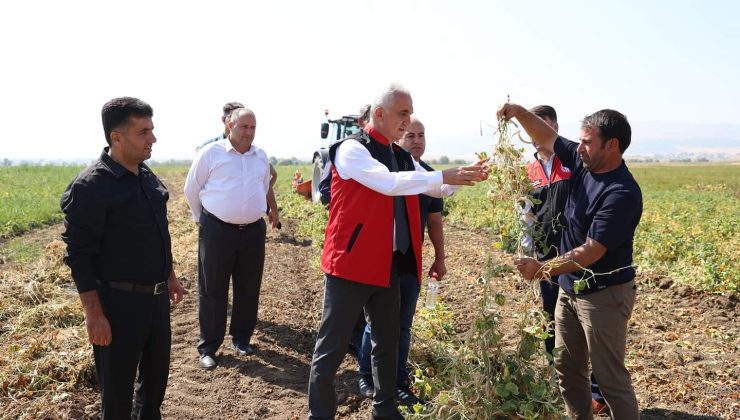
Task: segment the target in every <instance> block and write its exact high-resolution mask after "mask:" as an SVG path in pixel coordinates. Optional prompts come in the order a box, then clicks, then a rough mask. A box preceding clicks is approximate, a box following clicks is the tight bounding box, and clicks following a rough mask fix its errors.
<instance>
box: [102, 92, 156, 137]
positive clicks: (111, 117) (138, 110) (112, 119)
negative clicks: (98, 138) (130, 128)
mask: <svg viewBox="0 0 740 420" xmlns="http://www.w3.org/2000/svg"><path fill="white" fill-rule="evenodd" d="M101 115H102V117H103V131H104V132H105V141H107V142H108V146H110V133H111V131H113V130H116V129H120V128H123V127H124V126H125V125H126V124H128V122H129V118H131V117H149V118H151V117H152V116H153V115H154V111H153V110H152V107H151V106H149V104H148V103H146V102H144V101H142V100H141V99H137V98H132V97H130V96H123V97H121V98H114V99H111V100H110V101H108V102H106V103H105V105H103V110H102V112H101Z"/></svg>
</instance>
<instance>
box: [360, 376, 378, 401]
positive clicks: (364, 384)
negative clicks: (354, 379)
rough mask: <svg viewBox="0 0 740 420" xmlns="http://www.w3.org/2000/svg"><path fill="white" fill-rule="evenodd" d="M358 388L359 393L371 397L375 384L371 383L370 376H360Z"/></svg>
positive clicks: (373, 393)
mask: <svg viewBox="0 0 740 420" xmlns="http://www.w3.org/2000/svg"><path fill="white" fill-rule="evenodd" d="M358 385H359V388H360V395H362V396H363V397H365V398H372V397H373V396H374V395H375V385H374V384H373V379H372V378H366V377H360V381H359V383H358Z"/></svg>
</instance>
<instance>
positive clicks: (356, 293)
mask: <svg viewBox="0 0 740 420" xmlns="http://www.w3.org/2000/svg"><path fill="white" fill-rule="evenodd" d="M412 113H413V103H412V100H411V95H410V94H409V92H408V91H407V90H405V89H403V88H401V87H399V86H396V85H391V86H390V87H389V88H388V89H386V91H385V92H383V93H382V94H381V95H380V96H379V97H378V99H377V100H376V101H375V102H374V103H373V106H372V110H371V113H370V118H371V122H370V124H368V125H367V126H366V127H365V129H364V130H363V131H361V132H359V133H357V134H355V135H353V136H350V137H348V138H346V139H344V140H340V141H339V142H337V143H335V144H334V145H332V147H331V148H330V149H329V158H330V159H331V161H332V165H333V167H332V184H331V192H332V197H331V205H330V207H329V222H328V224H327V228H326V239H325V241H324V252H323V256H322V260H321V269H322V271H323V272H324V273H325V274H326V281H325V286H324V309H323V315H322V319H321V326H320V327H319V332H318V336H317V338H316V347H315V350H314V354H313V361H312V362H311V377H310V379H309V385H308V406H309V419H333V418H334V415H335V413H336V395H335V392H334V378H335V376H336V371H337V368H338V367H339V365H340V364H341V362H342V359H343V358H344V355H345V353H346V351H347V345H348V343H349V340H350V335H351V334H352V327H353V326H354V324H355V321H356V314H357V313H358V312H359V311H360V310H362V309H363V308H364V311H365V314H366V318H367V321H368V323H369V324H370V326H371V330H372V334H371V341H372V351H371V354H372V359H373V360H372V372H373V382H374V385H375V396H374V402H373V411H372V417H373V418H374V419H402V418H403V416H401V414H400V413H399V412H398V409H397V408H396V405H395V401H394V399H395V396H396V368H397V363H398V362H397V358H398V339H399V331H400V327H399V273H402V272H405V273H413V274H414V275H416V278H417V279H418V278H420V277H421V272H422V271H421V219H420V218H419V196H418V194H420V193H425V194H427V195H431V196H436V197H441V196H443V195H449V194H451V193H452V191H453V190H454V188H453V187H450V186H451V185H473V184H474V183H475V182H478V181H482V180H485V179H486V178H487V177H488V169H487V168H486V167H484V166H482V165H481V164H476V165H473V166H468V167H460V168H452V169H447V170H445V171H434V172H418V171H417V170H416V165H418V164H417V163H415V161H414V159H413V158H412V157H411V155H410V154H409V153H408V152H406V151H404V150H403V149H402V148H401V147H399V146H398V145H395V144H394V143H393V142H394V141H396V140H398V139H399V138H401V137H402V136H403V134H404V132H405V131H406V127H407V126H408V125H409V123H410V118H411V114H412Z"/></svg>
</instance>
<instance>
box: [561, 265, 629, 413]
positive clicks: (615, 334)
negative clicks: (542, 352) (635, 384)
mask: <svg viewBox="0 0 740 420" xmlns="http://www.w3.org/2000/svg"><path fill="white" fill-rule="evenodd" d="M636 289H637V287H636V286H635V282H634V280H632V281H629V282H627V283H623V284H619V285H616V286H610V287H608V288H606V289H604V290H601V291H598V292H594V293H589V294H587V295H582V296H575V295H569V294H567V293H565V292H563V290H562V289H561V290H560V294H559V295H558V303H557V306H556V308H555V348H556V349H559V350H560V352H559V354H558V355H557V356H556V357H555V370H556V371H557V373H558V382H559V384H560V392H561V393H562V394H563V399H564V400H565V404H566V406H567V409H568V414H569V415H570V416H571V417H573V418H574V419H576V420H580V419H592V418H593V414H592V411H591V382H590V379H589V372H588V362H589V360H590V361H591V368H592V369H593V372H594V375H595V376H596V377H597V378H598V380H599V387H600V388H601V391H602V393H603V395H604V399H606V403H607V405H608V406H609V409H610V410H611V413H612V418H614V419H616V420H632V419H638V418H639V417H640V414H639V411H638V407H637V398H636V397H635V390H634V389H633V388H632V378H631V377H630V374H629V372H628V371H627V368H626V367H625V365H624V355H625V351H626V347H627V323H628V321H629V319H630V316H632V307H633V306H634V304H635V295H636V292H637V290H636Z"/></svg>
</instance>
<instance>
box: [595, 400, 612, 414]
mask: <svg viewBox="0 0 740 420" xmlns="http://www.w3.org/2000/svg"><path fill="white" fill-rule="evenodd" d="M591 411H593V413H594V414H609V406H608V405H606V403H605V402H601V401H599V400H596V399H594V398H592V399H591Z"/></svg>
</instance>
